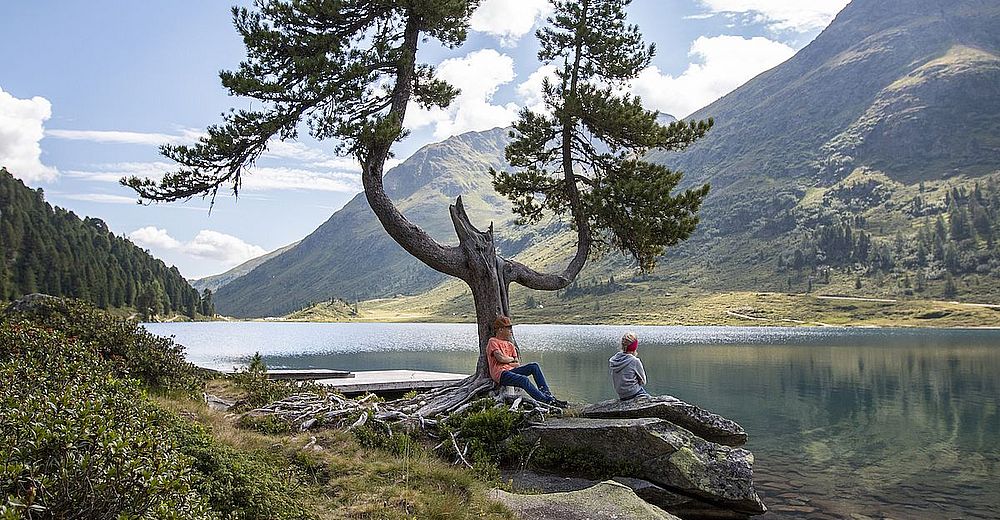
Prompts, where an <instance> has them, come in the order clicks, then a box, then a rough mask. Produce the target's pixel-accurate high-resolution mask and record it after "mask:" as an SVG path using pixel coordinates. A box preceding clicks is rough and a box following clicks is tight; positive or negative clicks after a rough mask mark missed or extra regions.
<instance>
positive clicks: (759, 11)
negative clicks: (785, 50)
mask: <svg viewBox="0 0 1000 520" xmlns="http://www.w3.org/2000/svg"><path fill="white" fill-rule="evenodd" d="M848 1H849V0H807V1H798V2H790V1H788V0H700V2H701V3H702V4H703V5H704V6H705V7H707V8H708V9H709V10H710V11H711V12H712V13H715V14H728V15H732V14H741V15H748V16H751V17H752V18H753V21H755V22H759V23H765V24H767V25H768V27H769V28H771V29H772V30H776V31H795V32H800V33H801V32H807V31H815V30H819V29H823V28H824V27H826V26H827V25H829V24H830V22H831V21H832V20H833V17H834V16H836V15H837V13H839V12H840V10H841V9H843V8H844V6H845V5H847V4H848Z"/></svg>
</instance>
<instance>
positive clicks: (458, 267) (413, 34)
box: [361, 14, 468, 279]
mask: <svg viewBox="0 0 1000 520" xmlns="http://www.w3.org/2000/svg"><path fill="white" fill-rule="evenodd" d="M419 36H420V20H419V19H418V18H417V17H416V15H412V14H411V15H410V18H409V19H408V20H407V22H406V32H405V36H404V42H403V46H402V52H404V53H405V54H404V57H403V58H402V59H401V60H400V64H399V68H398V69H397V76H396V85H395V86H394V88H393V93H392V104H391V108H390V110H389V114H388V115H387V117H386V120H385V122H384V124H386V125H389V126H390V127H391V128H390V131H388V132H386V134H388V135H384V136H377V137H376V139H373V141H374V143H373V144H372V148H371V149H370V150H368V154H367V157H362V161H361V163H362V165H363V168H362V173H361V182H362V184H363V185H364V188H365V197H366V198H367V199H368V205H369V206H371V208H372V211H374V212H375V216H376V217H378V220H379V222H381V223H382V227H383V228H385V231H386V232H387V233H389V236H391V237H392V239H393V240H395V241H396V242H397V243H398V244H399V245H400V246H402V247H403V249H405V250H406V252H408V253H410V254H411V255H413V256H414V257H416V258H417V259H418V260H420V261H421V262H423V263H425V264H427V265H428V266H429V267H430V268H431V269H434V270H435V271H439V272H442V273H444V274H447V275H451V276H455V277H457V278H462V279H465V278H466V277H467V271H468V268H467V267H466V266H465V261H464V257H463V256H462V251H461V249H460V248H459V247H457V246H451V247H446V246H443V245H441V244H439V243H438V242H437V241H436V240H434V238H433V237H431V236H430V235H429V234H427V232H426V231H424V230H423V229H421V228H420V227H419V226H417V225H416V224H413V223H412V222H410V221H409V220H407V218H406V217H405V216H403V214H402V213H401V212H400V211H399V209H397V208H396V206H395V204H393V202H392V200H391V199H390V198H389V196H388V195H386V193H385V186H384V185H383V182H382V170H383V168H384V167H385V159H386V157H388V156H389V147H390V146H391V145H392V143H393V142H394V141H395V139H396V136H398V135H399V133H400V132H401V131H402V121H403V116H404V115H405V113H406V104H407V102H408V101H409V99H410V96H411V94H412V89H413V79H414V73H415V65H414V64H415V62H416V53H417V41H418V39H419Z"/></svg>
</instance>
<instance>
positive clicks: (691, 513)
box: [614, 477, 750, 520]
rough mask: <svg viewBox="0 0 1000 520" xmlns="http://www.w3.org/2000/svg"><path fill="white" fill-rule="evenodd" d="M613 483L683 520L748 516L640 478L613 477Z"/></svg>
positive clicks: (741, 519) (740, 519)
mask: <svg viewBox="0 0 1000 520" xmlns="http://www.w3.org/2000/svg"><path fill="white" fill-rule="evenodd" d="M614 480H615V482H619V483H621V484H625V485H626V486H628V487H629V488H631V489H632V491H635V494H636V495H638V496H639V498H641V499H643V500H645V501H646V502H649V503H650V504H653V505H654V506H656V507H659V508H660V509H663V510H664V511H667V512H669V513H670V514H673V515H677V516H679V517H681V518H683V519H684V520H747V519H748V518H750V514H748V513H741V512H739V511H733V510H732V509H726V508H724V507H720V506H717V505H715V504H710V503H708V502H705V501H702V500H698V499H697V498H691V497H688V496H684V495H680V494H677V493H674V492H672V491H667V490H666V489H663V488H662V487H660V486H657V485H656V484H653V483H652V482H649V481H647V480H642V479H641V478H631V477H615V478H614Z"/></svg>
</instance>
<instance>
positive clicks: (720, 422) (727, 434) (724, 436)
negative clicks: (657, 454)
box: [578, 395, 747, 446]
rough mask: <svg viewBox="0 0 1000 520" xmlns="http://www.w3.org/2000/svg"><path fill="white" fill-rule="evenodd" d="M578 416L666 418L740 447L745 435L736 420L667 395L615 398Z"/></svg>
mask: <svg viewBox="0 0 1000 520" xmlns="http://www.w3.org/2000/svg"><path fill="white" fill-rule="evenodd" d="M578 415H579V416H580V417H590V418H595V419H638V418H642V417H655V418H658V419H666V420H668V421H670V422H672V423H674V424H676V425H678V426H681V427H683V428H684V429H686V430H688V431H689V432H691V433H693V434H695V435H697V436H699V437H701V438H702V439H705V440H707V441H712V442H715V443H718V444H724V445H726V446H743V445H744V444H746V442H747V432H746V430H744V429H743V427H742V426H740V425H739V424H737V423H736V422H735V421H731V420H729V419H726V418H725V417H723V416H721V415H718V414H715V413H712V412H709V411H708V410H703V409H701V408H699V407H697V406H695V405H693V404H688V403H685V402H684V401H681V400H680V399H678V398H676V397H673V396H670V395H658V396H649V397H645V396H640V397H636V398H635V399H630V400H628V401H619V400H617V399H614V400H610V401H602V402H600V403H595V404H591V405H587V406H585V407H584V408H583V409H582V410H580V412H579V414H578Z"/></svg>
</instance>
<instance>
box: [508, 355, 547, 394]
mask: <svg viewBox="0 0 1000 520" xmlns="http://www.w3.org/2000/svg"><path fill="white" fill-rule="evenodd" d="M529 375H530V376H531V377H533V378H535V383H536V384H538V388H535V385H533V384H531V380H529V379H528V376H529ZM500 385H501V386H516V387H518V388H523V389H524V390H525V391H526V392H528V395H530V396H531V397H532V398H533V399H534V400H536V401H541V402H543V403H548V402H550V401H552V393H551V392H549V385H547V384H545V376H543V375H542V367H540V366H538V363H528V364H527V365H521V366H519V367H515V368H512V369H510V370H504V371H503V372H500Z"/></svg>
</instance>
